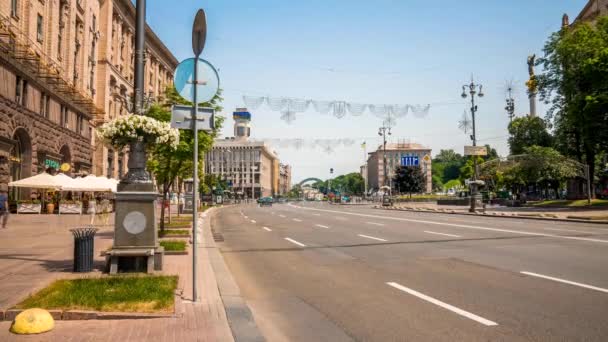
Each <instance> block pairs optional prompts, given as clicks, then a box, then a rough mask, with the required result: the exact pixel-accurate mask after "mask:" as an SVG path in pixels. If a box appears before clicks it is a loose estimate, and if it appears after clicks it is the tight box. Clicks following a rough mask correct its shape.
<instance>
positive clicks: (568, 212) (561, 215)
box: [395, 202, 608, 219]
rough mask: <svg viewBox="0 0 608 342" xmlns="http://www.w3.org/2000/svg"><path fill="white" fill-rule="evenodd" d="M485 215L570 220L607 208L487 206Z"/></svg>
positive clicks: (424, 205) (416, 205) (426, 205)
mask: <svg viewBox="0 0 608 342" xmlns="http://www.w3.org/2000/svg"><path fill="white" fill-rule="evenodd" d="M395 207H396V208H405V209H423V210H431V211H437V210H438V211H448V212H452V211H453V212H457V213H467V212H468V210H469V207H468V206H454V205H437V203H435V202H401V203H396V204H395ZM486 214H487V215H494V214H495V215H501V216H502V215H505V216H531V217H534V216H538V217H550V218H558V219H568V218H570V219H572V218H582V217H606V216H608V208H584V207H583V208H560V207H556V208H546V207H545V208H534V207H504V206H487V207H486Z"/></svg>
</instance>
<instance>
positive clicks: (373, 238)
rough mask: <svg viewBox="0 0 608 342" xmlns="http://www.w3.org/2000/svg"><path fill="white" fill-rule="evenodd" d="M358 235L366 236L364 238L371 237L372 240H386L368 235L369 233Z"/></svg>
mask: <svg viewBox="0 0 608 342" xmlns="http://www.w3.org/2000/svg"><path fill="white" fill-rule="evenodd" d="M358 235H359V236H360V237H362V238H366V239H372V240H377V241H382V242H386V241H387V240H384V239H381V238H377V237H373V236H369V235H363V234H358Z"/></svg>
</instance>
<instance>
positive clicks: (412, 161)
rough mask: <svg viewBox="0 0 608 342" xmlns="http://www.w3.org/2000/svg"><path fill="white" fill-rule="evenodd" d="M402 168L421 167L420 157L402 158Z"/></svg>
mask: <svg viewBox="0 0 608 342" xmlns="http://www.w3.org/2000/svg"><path fill="white" fill-rule="evenodd" d="M401 166H420V160H419V159H418V156H403V157H401Z"/></svg>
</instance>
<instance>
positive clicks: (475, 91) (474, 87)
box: [461, 77, 484, 213]
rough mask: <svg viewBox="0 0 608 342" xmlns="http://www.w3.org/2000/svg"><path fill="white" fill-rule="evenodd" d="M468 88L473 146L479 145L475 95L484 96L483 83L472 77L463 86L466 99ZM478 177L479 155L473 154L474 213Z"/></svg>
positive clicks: (473, 210)
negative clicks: (476, 82)
mask: <svg viewBox="0 0 608 342" xmlns="http://www.w3.org/2000/svg"><path fill="white" fill-rule="evenodd" d="M467 90H468V92H469V95H470V96H471V119H472V121H473V134H471V141H472V142H473V146H477V135H476V133H477V131H476V127H475V113H476V112H477V105H475V95H477V96H478V97H483V96H484V94H483V85H481V84H475V82H474V81H473V77H471V83H469V84H465V85H463V86H462V94H461V96H462V98H463V99H466V98H467ZM477 178H478V172H477V156H473V182H471V183H470V187H471V207H470V208H469V211H470V212H472V213H474V212H475V208H476V205H477V200H478V196H479V195H478V193H477Z"/></svg>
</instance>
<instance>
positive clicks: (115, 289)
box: [15, 276, 177, 313]
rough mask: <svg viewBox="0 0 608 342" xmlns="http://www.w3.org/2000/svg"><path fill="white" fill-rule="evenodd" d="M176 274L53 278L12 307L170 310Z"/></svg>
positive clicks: (107, 310) (119, 310) (109, 310)
mask: <svg viewBox="0 0 608 342" xmlns="http://www.w3.org/2000/svg"><path fill="white" fill-rule="evenodd" d="M176 287H177V276H114V277H104V278H84V279H66V280H57V281H55V282H53V283H52V284H51V285H49V286H48V287H46V288H44V289H42V290H40V291H38V292H37V293H35V294H34V295H31V296H29V297H28V298H26V299H25V300H24V301H22V302H21V303H19V304H17V305H16V306H15V308H16V309H30V308H44V309H48V310H51V309H56V310H95V311H106V312H148V313H149V312H171V311H173V304H174V292H175V288H176Z"/></svg>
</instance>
